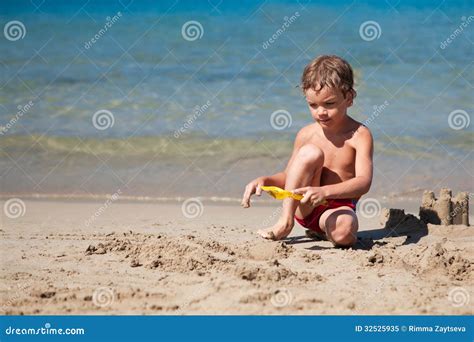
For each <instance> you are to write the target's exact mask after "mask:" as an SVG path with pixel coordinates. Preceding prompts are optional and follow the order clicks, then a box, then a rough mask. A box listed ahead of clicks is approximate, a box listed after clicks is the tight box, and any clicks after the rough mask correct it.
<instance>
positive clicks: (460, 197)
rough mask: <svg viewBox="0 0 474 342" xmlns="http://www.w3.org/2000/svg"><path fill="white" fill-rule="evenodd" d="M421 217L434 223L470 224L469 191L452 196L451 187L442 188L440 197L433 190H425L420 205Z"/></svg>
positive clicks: (427, 221)
mask: <svg viewBox="0 0 474 342" xmlns="http://www.w3.org/2000/svg"><path fill="white" fill-rule="evenodd" d="M420 219H421V220H422V221H423V222H425V223H432V224H442V225H450V224H463V225H466V226H469V193H467V192H460V193H458V194H457V195H456V196H455V197H452V193H451V190H450V189H446V188H443V189H441V190H440V193H439V198H435V195H434V192H433V191H425V192H424V193H423V200H422V203H421V207H420Z"/></svg>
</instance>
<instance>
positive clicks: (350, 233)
mask: <svg viewBox="0 0 474 342" xmlns="http://www.w3.org/2000/svg"><path fill="white" fill-rule="evenodd" d="M356 234H357V221H356V219H355V218H354V217H353V216H352V215H340V216H339V217H338V218H337V221H336V229H335V230H334V231H333V232H332V234H331V235H332V236H331V237H332V241H333V242H334V244H335V245H336V246H340V247H350V246H352V245H354V244H355V243H356V241H357V235H356Z"/></svg>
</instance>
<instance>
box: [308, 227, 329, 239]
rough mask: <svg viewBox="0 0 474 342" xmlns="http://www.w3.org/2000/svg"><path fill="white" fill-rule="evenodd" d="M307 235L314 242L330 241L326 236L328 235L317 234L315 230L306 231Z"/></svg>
mask: <svg viewBox="0 0 474 342" xmlns="http://www.w3.org/2000/svg"><path fill="white" fill-rule="evenodd" d="M305 235H306V237H308V238H310V239H314V240H320V241H327V240H328V237H327V236H326V234H323V233H318V232H316V231H314V230H310V229H306V231H305Z"/></svg>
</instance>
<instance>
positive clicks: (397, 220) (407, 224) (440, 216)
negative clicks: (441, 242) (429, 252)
mask: <svg viewBox="0 0 474 342" xmlns="http://www.w3.org/2000/svg"><path fill="white" fill-rule="evenodd" d="M380 223H381V225H383V226H384V228H386V229H391V230H394V231H397V232H398V233H407V232H413V231H417V230H419V229H422V228H426V225H427V224H428V223H431V224H436V225H452V224H461V225H465V226H469V193H467V192H460V193H458V194H457V195H456V196H455V197H454V198H453V196H452V193H451V190H450V189H446V188H443V189H441V190H440V194H439V198H436V197H435V195H434V193H433V191H425V192H424V193H423V199H422V203H421V207H420V214H419V218H417V217H415V216H414V215H411V214H405V211H404V210H403V209H392V208H391V209H387V208H383V209H382V213H381V215H380Z"/></svg>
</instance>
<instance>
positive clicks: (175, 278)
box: [0, 200, 474, 315]
mask: <svg viewBox="0 0 474 342" xmlns="http://www.w3.org/2000/svg"><path fill="white" fill-rule="evenodd" d="M25 204H26V210H25V212H24V215H23V216H21V217H19V218H8V217H6V216H3V221H2V225H1V230H0V236H1V242H0V243H1V256H0V257H1V260H2V262H1V272H0V278H1V287H0V298H1V303H2V305H1V310H2V314H8V315H16V314H153V315H161V314H166V315H170V314H171V315H186V314H441V315H444V314H463V315H465V314H473V308H474V306H473V302H474V300H473V298H472V294H473V275H472V273H473V272H472V271H473V261H474V252H473V242H474V228H473V227H466V226H462V225H451V226H439V225H432V224H428V225H427V226H426V227H425V228H424V229H419V228H416V225H407V226H406V227H405V228H403V227H399V228H401V229H395V230H393V229H390V228H384V225H383V224H381V223H380V222H379V221H378V218H373V219H365V218H363V217H361V216H360V215H359V217H360V220H361V232H360V233H359V240H358V243H357V245H356V246H355V247H354V248H351V249H335V248H332V245H331V244H330V243H329V242H326V241H315V240H311V239H309V238H307V237H305V234H304V229H302V228H301V227H300V226H298V225H297V227H296V228H295V229H294V231H293V232H292V234H291V235H290V237H289V239H287V240H285V241H283V242H274V241H266V240H263V239H262V238H260V237H258V236H257V235H256V231H257V230H258V229H259V228H262V227H263V226H265V225H268V224H271V223H272V222H273V221H275V220H276V217H277V214H278V211H279V209H278V207H275V206H254V207H252V208H250V209H242V208H240V207H239V206H238V203H235V204H234V203H228V204H226V205H222V204H216V203H211V202H209V203H208V202H205V203H204V206H203V207H201V208H198V211H197V212H193V213H188V214H187V215H188V216H189V217H190V216H196V215H197V217H195V218H187V217H185V216H184V215H183V213H182V210H181V204H180V203H178V202H176V203H130V202H129V203H123V202H121V201H116V202H114V203H112V204H111V205H110V206H108V207H107V208H106V209H105V210H101V214H100V215H98V217H97V218H94V219H90V218H91V217H92V216H93V215H94V213H96V212H97V211H98V209H99V208H100V207H101V206H102V207H103V203H102V202H100V201H96V202H93V201H82V202H81V201H48V200H25ZM0 205H2V207H3V205H4V201H2V202H0ZM399 208H403V206H399ZM412 209H413V211H414V212H413V213H414V214H416V211H415V209H416V207H414V208H412ZM196 213H197V214H196ZM408 221H410V220H408Z"/></svg>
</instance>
